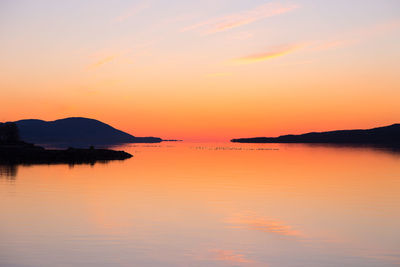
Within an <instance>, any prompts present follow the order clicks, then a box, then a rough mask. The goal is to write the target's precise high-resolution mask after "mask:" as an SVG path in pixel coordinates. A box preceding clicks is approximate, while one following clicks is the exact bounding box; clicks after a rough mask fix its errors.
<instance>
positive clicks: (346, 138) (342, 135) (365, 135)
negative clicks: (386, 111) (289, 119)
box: [231, 124, 400, 145]
mask: <svg viewBox="0 0 400 267" xmlns="http://www.w3.org/2000/svg"><path fill="white" fill-rule="evenodd" d="M231 142H238V143H342V144H346V143H347V144H396V145H400V124H393V125H390V126H385V127H378V128H373V129H367V130H340V131H330V132H318V133H317V132H313V133H306V134H300V135H282V136H279V137H254V138H240V139H232V140H231Z"/></svg>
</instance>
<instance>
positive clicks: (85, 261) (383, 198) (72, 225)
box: [0, 142, 400, 267]
mask: <svg viewBox="0 0 400 267" xmlns="http://www.w3.org/2000/svg"><path fill="white" fill-rule="evenodd" d="M118 149H123V150H126V151H129V152H130V153H132V154H133V155H134V157H133V158H131V159H128V160H125V161H112V162H108V163H97V164H95V165H74V166H69V165H65V164H60V165H30V166H0V266H1V267H8V266H10V267H11V266H38V267H39V266H40V267H47V266H49V267H54V266H85V267H86V266H96V267H97V266H270V267H274V266H277V267H281V266H282V267H290V266H307V267H310V266H318V267H319V266H341V267H343V266H351V267H356V266H362V267H367V266H374V267H378V266H379V267H381V266H399V265H400V153H398V152H394V151H392V150H389V149H375V148H368V147H362V148H360V147H359V148H357V147H335V146H315V145H314V146H307V145H285V144H281V145H279V144H231V143H219V144H215V143H184V142H179V143H173V142H171V143H162V144H155V145H145V144H141V145H129V146H124V147H119V148H118Z"/></svg>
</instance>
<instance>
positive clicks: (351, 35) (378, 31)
mask: <svg viewBox="0 0 400 267" xmlns="http://www.w3.org/2000/svg"><path fill="white" fill-rule="evenodd" d="M399 28H400V20H393V21H388V22H384V23H379V24H376V25H373V26H370V27H367V28H363V29H359V30H356V31H351V32H348V33H347V34H342V35H341V36H337V37H336V38H332V39H331V40H328V41H319V42H315V44H314V46H313V47H312V49H313V50H317V51H321V50H329V49H336V48H341V47H347V46H351V45H356V44H358V43H361V42H363V41H366V40H368V39H371V38H375V37H378V36H380V35H384V34H387V33H390V32H392V31H394V30H396V29H399Z"/></svg>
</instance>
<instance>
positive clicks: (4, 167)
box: [0, 160, 111, 180]
mask: <svg viewBox="0 0 400 267" xmlns="http://www.w3.org/2000/svg"><path fill="white" fill-rule="evenodd" d="M110 161H111V160H97V161H90V162H71V163H46V162H44V163H23V164H6V163H2V164H0V178H1V177H4V178H8V179H13V180H14V179H15V178H16V177H17V175H18V169H19V168H20V167H30V166H40V165H47V166H51V165H66V166H68V167H69V168H70V169H73V168H74V167H75V166H81V165H87V166H91V167H94V166H95V165H105V164H108V163H109V162H110Z"/></svg>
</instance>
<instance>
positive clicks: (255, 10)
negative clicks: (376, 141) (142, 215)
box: [0, 0, 400, 140]
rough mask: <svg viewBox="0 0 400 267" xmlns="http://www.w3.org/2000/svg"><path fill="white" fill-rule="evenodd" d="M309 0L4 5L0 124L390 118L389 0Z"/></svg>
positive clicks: (220, 136)
mask: <svg viewBox="0 0 400 267" xmlns="http://www.w3.org/2000/svg"><path fill="white" fill-rule="evenodd" d="M316 2H317V1H311V0H308V1H306V0H297V1H233V0H229V1H228V0H221V1H218V0H217V1H201V2H197V1H112V2H111V1H68V2H65V1H18V2H17V1H3V2H2V3H0V36H1V37H2V42H1V43H0V48H1V49H0V56H1V58H2V61H1V63H0V90H1V96H2V99H3V101H2V102H3V103H2V105H1V107H0V110H1V114H0V121H10V120H18V119H26V118H38V119H45V120H54V119H59V118H63V117H69V116H84V117H90V118H95V119H98V120H101V121H104V122H106V123H108V124H111V125H112V126H114V127H116V128H120V129H122V130H125V131H127V132H129V133H131V134H133V135H136V136H148V135H153V136H160V137H163V138H167V139H168V138H178V139H185V140H229V139H230V138H234V137H246V136H273V135H279V134H285V133H301V132H306V131H313V130H330V129H341V128H368V127H373V126H379V125H385V124H391V123H395V122H399V118H400V109H399V108H398V102H399V100H400V81H399V79H398V69H400V63H399V62H400V52H399V49H398V47H400V2H398V1H394V0H393V1H376V0H375V1H372V0H369V1H351V3H350V2H349V1H343V0H342V1H334V2H333V1H318V2H317V3H316ZM4 99H6V101H4Z"/></svg>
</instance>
